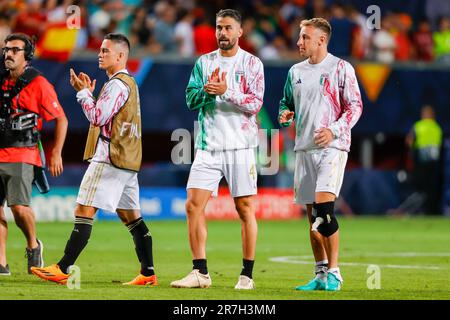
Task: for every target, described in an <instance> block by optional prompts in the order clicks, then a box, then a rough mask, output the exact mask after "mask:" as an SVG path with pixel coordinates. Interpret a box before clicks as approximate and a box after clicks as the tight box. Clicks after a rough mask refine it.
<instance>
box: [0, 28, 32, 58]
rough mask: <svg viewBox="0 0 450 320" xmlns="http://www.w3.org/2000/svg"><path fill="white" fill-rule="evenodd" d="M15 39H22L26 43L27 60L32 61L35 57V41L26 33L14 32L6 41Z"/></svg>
mask: <svg viewBox="0 0 450 320" xmlns="http://www.w3.org/2000/svg"><path fill="white" fill-rule="evenodd" d="M13 40H21V41H23V42H24V43H25V48H24V49H25V52H24V54H25V60H26V61H31V60H33V57H34V41H33V40H32V39H31V38H30V37H29V36H27V35H26V34H24V33H12V34H10V35H9V36H7V37H6V39H5V43H6V42H8V41H13Z"/></svg>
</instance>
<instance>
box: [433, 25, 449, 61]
mask: <svg viewBox="0 0 450 320" xmlns="http://www.w3.org/2000/svg"><path fill="white" fill-rule="evenodd" d="M433 40H434V45H435V46H434V54H435V56H436V59H438V60H440V61H442V62H450V20H449V18H448V17H441V18H440V19H439V30H438V31H436V32H435V33H433Z"/></svg>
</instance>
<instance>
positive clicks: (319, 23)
mask: <svg viewBox="0 0 450 320" xmlns="http://www.w3.org/2000/svg"><path fill="white" fill-rule="evenodd" d="M303 27H314V28H316V29H320V30H322V31H323V32H325V33H326V35H327V38H328V39H327V42H329V41H330V38H331V25H330V23H329V22H328V21H327V20H325V19H324V18H312V19H309V20H302V22H300V29H301V28H303Z"/></svg>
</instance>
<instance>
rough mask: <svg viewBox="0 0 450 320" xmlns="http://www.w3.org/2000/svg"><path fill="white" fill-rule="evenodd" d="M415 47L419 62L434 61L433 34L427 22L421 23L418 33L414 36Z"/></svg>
mask: <svg viewBox="0 0 450 320" xmlns="http://www.w3.org/2000/svg"><path fill="white" fill-rule="evenodd" d="M413 45H414V50H415V57H416V59H417V60H421V61H432V60H433V59H434V53H433V50H434V42H433V33H432V32H431V26H430V23H429V22H428V21H427V20H422V21H420V22H419V25H418V27H417V31H416V32H414V34H413Z"/></svg>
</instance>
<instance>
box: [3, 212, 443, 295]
mask: <svg viewBox="0 0 450 320" xmlns="http://www.w3.org/2000/svg"><path fill="white" fill-rule="evenodd" d="M147 224H148V226H149V228H150V230H151V233H152V235H153V244H154V259H155V269H156V273H157V275H158V278H159V282H160V285H159V286H158V287H125V286H122V284H121V283H122V282H125V281H129V280H131V279H132V278H133V277H134V276H136V275H137V273H138V270H139V265H138V262H137V258H136V256H135V252H134V245H133V242H132V238H131V236H130V234H129V233H128V231H127V230H126V228H125V227H123V226H122V224H121V223H120V222H119V221H117V222H103V221H101V222H100V221H96V223H95V224H94V228H93V232H92V236H91V239H90V241H89V243H88V246H87V247H86V248H85V250H84V251H83V253H82V255H81V257H80V258H79V259H78V261H77V263H76V264H77V266H78V267H79V268H80V270H81V289H79V290H76V289H73V290H71V289H68V288H67V287H66V286H62V285H57V284H54V283H50V282H45V281H42V280H41V279H38V278H36V277H34V276H32V275H28V274H27V273H26V258H24V253H25V250H24V247H25V239H24V237H23V236H22V234H21V233H20V231H19V229H18V228H17V227H16V226H15V225H14V223H13V222H10V223H9V237H8V247H7V254H8V263H9V265H10V269H11V272H12V275H11V276H2V277H0V300H6V299H13V300H17V299H33V300H36V299H83V300H84V299H121V300H122V299H123V300H128V299H149V300H158V299H164V300H177V299H186V300H192V299H194V300H196V299H200V300H209V299H220V300H255V299H265V300H281V299H282V300H308V299H314V300H317V299H450V263H449V260H450V246H449V244H450V219H446V218H425V217H423V218H386V217H380V218H375V217H358V218H340V226H341V227H340V231H341V250H340V252H341V257H340V261H341V263H342V264H341V273H342V275H343V277H344V281H345V282H344V286H343V290H342V291H341V292H323V291H322V292H299V291H295V290H294V287H295V286H297V285H299V284H304V283H306V282H307V281H308V280H310V278H311V277H312V270H313V263H312V262H313V260H312V256H311V250H310V244H309V236H308V227H307V221H306V220H305V219H302V220H292V221H259V234H258V245H257V257H256V263H255V268H254V273H253V277H254V279H255V283H256V286H257V289H256V290H253V291H245V292H243V291H237V290H234V289H233V287H234V285H235V283H236V282H237V278H238V275H239V272H240V269H241V259H242V256H241V242H240V225H239V222H238V221H210V222H209V223H208V231H209V236H208V245H207V254H208V268H209V272H210V274H211V277H212V281H213V286H212V287H211V288H209V289H174V288H170V282H171V281H173V280H175V279H179V278H181V277H183V276H185V275H186V274H187V273H188V272H189V271H190V269H191V256H190V251H189V244H188V241H187V227H186V223H185V221H155V222H153V221H147ZM37 227H38V236H39V237H40V239H42V240H43V242H44V246H45V251H44V259H45V264H46V265H48V264H50V263H54V262H56V261H58V260H59V258H60V257H61V255H62V252H63V250H64V246H65V243H66V241H67V239H68V237H69V235H70V232H71V229H72V224H71V223H39V224H38V226H37ZM370 264H374V265H378V266H379V268H380V270H381V272H380V285H381V288H380V289H373V290H369V289H368V287H367V279H368V278H369V277H371V276H373V274H372V273H368V270H367V267H368V265H370ZM369 282H370V281H369Z"/></svg>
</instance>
